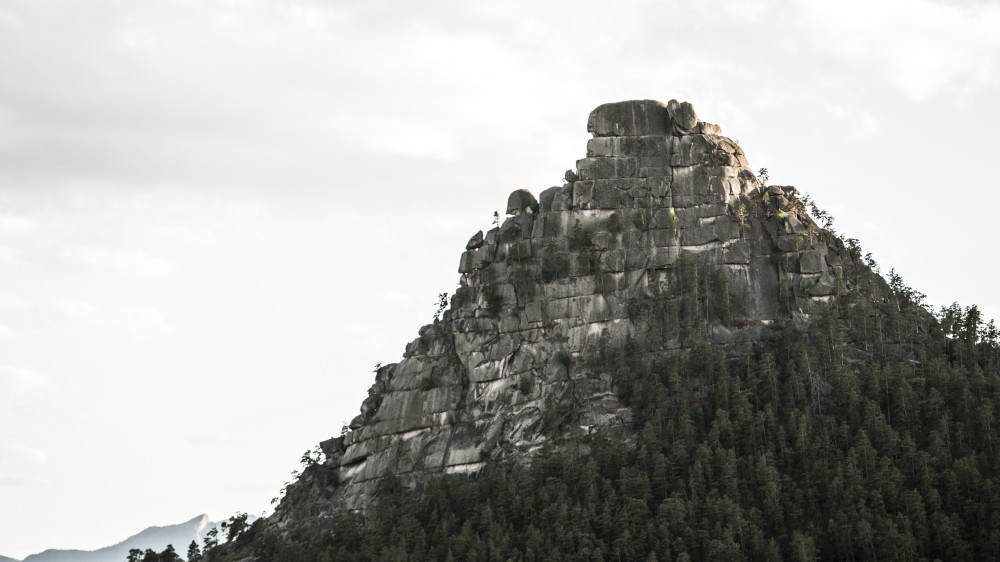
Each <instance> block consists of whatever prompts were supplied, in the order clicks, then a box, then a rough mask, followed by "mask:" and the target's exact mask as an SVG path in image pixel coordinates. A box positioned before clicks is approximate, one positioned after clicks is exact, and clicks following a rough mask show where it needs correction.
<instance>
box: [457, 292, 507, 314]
mask: <svg viewBox="0 0 1000 562" xmlns="http://www.w3.org/2000/svg"><path fill="white" fill-rule="evenodd" d="M460 292H461V291H460ZM484 292H485V297H486V310H488V311H489V313H490V314H492V315H493V316H499V315H500V311H501V310H502V309H503V294H502V293H501V292H500V290H499V289H498V288H497V286H496V285H487V286H486V289H484Z"/></svg>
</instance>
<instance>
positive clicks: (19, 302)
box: [0, 290, 31, 310]
mask: <svg viewBox="0 0 1000 562" xmlns="http://www.w3.org/2000/svg"><path fill="white" fill-rule="evenodd" d="M30 306H31V305H30V304H29V303H28V300H27V299H26V298H24V297H23V296H22V295H20V294H18V293H15V292H12V291H3V290H0V308H7V309H15V310H24V309H26V308H28V307H30Z"/></svg>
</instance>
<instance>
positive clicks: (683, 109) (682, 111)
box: [667, 100, 698, 135]
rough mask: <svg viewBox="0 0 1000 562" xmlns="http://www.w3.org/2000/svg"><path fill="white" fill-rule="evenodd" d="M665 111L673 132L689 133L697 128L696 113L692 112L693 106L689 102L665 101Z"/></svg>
mask: <svg viewBox="0 0 1000 562" xmlns="http://www.w3.org/2000/svg"><path fill="white" fill-rule="evenodd" d="M667 112H668V113H669V115H670V122H671V123H672V124H673V132H674V133H676V134H680V135H690V134H691V133H694V132H695V131H696V130H697V128H698V114H697V113H695V112H694V106H693V105H691V104H690V103H688V102H686V101H685V102H678V101H677V100H670V102H669V103H667Z"/></svg>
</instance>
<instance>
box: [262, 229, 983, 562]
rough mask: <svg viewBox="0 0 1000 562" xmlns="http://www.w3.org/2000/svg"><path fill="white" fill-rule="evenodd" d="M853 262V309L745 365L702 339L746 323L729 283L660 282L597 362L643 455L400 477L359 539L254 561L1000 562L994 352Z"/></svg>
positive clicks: (599, 349)
mask: <svg viewBox="0 0 1000 562" xmlns="http://www.w3.org/2000/svg"><path fill="white" fill-rule="evenodd" d="M845 245H846V248H845V256H850V259H845V261H844V279H843V282H844V284H845V286H848V287H850V288H851V289H850V290H849V291H845V292H844V293H843V294H842V295H841V296H840V297H839V298H838V299H836V300H835V301H833V304H832V305H830V306H829V307H828V308H827V309H826V310H824V311H822V312H821V313H817V314H813V315H812V319H811V321H810V323H809V325H808V327H807V328H806V329H799V328H796V327H794V326H793V325H792V323H791V322H790V321H776V322H774V323H773V324H772V326H771V327H770V328H769V329H768V330H767V331H766V332H765V333H764V334H763V336H762V337H761V339H759V340H758V341H756V342H755V343H752V344H751V343H748V344H745V345H744V346H742V347H739V346H738V345H735V344H734V345H733V346H730V347H728V348H723V347H721V346H719V345H716V344H713V343H711V340H710V339H709V338H708V337H706V328H705V327H706V325H707V324H708V323H709V322H721V323H727V322H731V323H737V322H738V321H739V314H740V311H741V310H742V308H743V306H744V305H741V304H739V303H740V302H743V301H744V300H745V298H744V297H742V296H741V297H740V298H736V297H735V296H734V295H733V294H732V293H731V292H730V287H729V286H728V280H727V278H726V277H725V275H724V273H720V272H718V271H716V270H714V269H712V268H711V267H704V266H701V265H699V264H698V263H696V262H695V261H694V260H692V259H690V258H687V257H685V258H682V259H681V260H679V261H678V262H677V264H676V265H675V266H674V267H673V268H671V269H669V270H664V271H663V272H662V273H661V274H660V277H659V278H658V279H655V280H651V282H650V287H651V294H650V295H647V296H646V297H643V298H641V299H637V300H636V301H635V302H634V303H632V305H631V306H632V307H634V310H633V311H632V314H633V315H634V317H635V318H639V317H642V318H645V319H646V322H648V326H647V329H646V330H645V331H644V332H642V333H640V334H638V335H639V336H642V339H641V340H639V339H637V338H634V337H633V336H632V335H631V334H629V335H627V336H626V337H625V338H624V340H623V341H612V339H611V337H610V336H609V335H608V333H607V332H605V333H604V334H603V335H602V336H601V338H599V341H598V342H597V344H596V346H595V349H592V350H591V351H590V352H589V353H588V355H587V357H586V361H587V365H586V367H587V368H588V369H592V370H594V371H596V372H599V373H610V374H612V376H614V379H613V380H614V384H615V388H616V391H617V392H618V394H619V396H620V397H621V398H622V399H624V400H627V401H628V403H629V404H630V406H631V407H632V410H633V413H634V415H635V422H634V426H633V427H634V430H635V437H634V440H633V441H632V442H631V444H630V445H626V444H624V443H623V442H622V441H620V440H613V439H606V438H602V437H599V436H595V437H579V436H577V437H571V438H569V439H566V440H562V441H557V442H553V444H551V445H549V446H548V447H546V448H544V449H542V450H541V451H538V452H537V453H535V454H534V455H533V456H532V457H531V458H530V466H524V465H519V464H516V463H506V464H501V463H492V464H490V465H487V467H486V468H485V469H484V470H483V471H482V472H480V473H479V474H478V475H476V476H475V477H474V478H468V477H464V476H448V477H441V478H436V479H433V480H431V481H430V482H428V483H427V485H426V486H425V487H424V488H423V489H422V491H421V492H420V493H419V494H418V493H415V492H411V491H408V490H407V489H405V488H404V487H403V486H400V485H398V483H397V482H396V481H395V479H394V478H392V477H391V476H390V477H387V478H386V479H384V481H383V483H382V484H381V485H380V486H379V490H380V492H379V493H380V496H379V497H378V498H377V499H376V501H375V502H374V503H373V504H372V505H371V506H370V507H369V508H368V510H367V512H366V514H365V517H366V518H367V519H366V521H363V520H362V518H361V515H352V514H344V513H342V514H340V515H339V516H338V518H337V519H336V520H335V521H332V522H330V524H329V526H326V527H323V528H322V529H321V528H317V529H315V530H314V531H313V535H312V536H311V537H304V539H305V540H303V541H301V542H298V543H295V544H294V545H284V544H283V543H281V542H280V541H278V540H277V539H275V538H273V536H272V537H271V538H267V536H263V537H262V538H261V539H259V540H257V541H255V542H254V543H253V545H254V546H253V548H255V549H256V552H257V553H258V555H259V556H261V557H262V558H264V559H266V560H275V561H286V560H287V561H290V560H331V561H335V560H352V561H353V560H359V561H366V560H410V561H423V560H463V561H464V560H474V561H490V560H501V561H505V560H524V561H531V560H555V561H558V560H605V561H610V560H637V561H647V560H654V559H655V560H658V561H661V562H663V561H679V560H876V559H877V560H914V561H917V560H928V561H930V560H935V559H940V560H1000V531H998V529H1000V434H998V421H997V415H998V411H997V410H998V407H1000V348H998V346H997V339H998V337H1000V334H998V330H997V328H996V326H995V325H993V324H992V323H990V324H985V323H984V322H983V319H982V314H981V313H980V311H979V310H978V309H977V308H976V307H974V306H973V307H965V308H963V307H961V306H959V305H957V304H954V305H952V306H950V307H946V308H944V309H942V310H941V312H940V313H939V314H938V315H937V316H932V315H931V314H929V313H927V312H926V311H925V310H924V309H922V308H920V306H919V303H920V301H921V299H922V295H920V294H919V293H917V292H915V291H913V290H912V289H909V288H907V287H906V286H905V285H904V284H903V283H902V280H900V279H898V277H896V276H894V275H890V280H889V282H888V283H887V282H885V281H884V280H882V279H881V278H879V277H878V276H876V275H875V274H874V273H873V271H872V270H871V266H870V265H868V264H866V263H864V261H863V260H862V259H861V257H860V255H861V254H860V250H858V249H857V248H856V245H853V244H851V243H850V241H847V242H845ZM786 290H789V291H790V289H786ZM727 311H728V312H727ZM727 316H728V317H729V320H727V319H726V318H727ZM671 341H676V342H680V343H683V345H681V346H679V348H678V346H673V347H672V346H669V345H666V343H667V342H671ZM561 351H562V350H561ZM566 355H567V361H566V364H568V363H569V362H570V360H572V358H571V357H569V354H568V353H567V354H566ZM557 359H558V360H559V361H560V362H562V361H563V360H562V358H561V357H559V356H558V355H557ZM577 360H583V359H582V358H580V357H578V358H577ZM519 384H523V380H522V381H521V383H519ZM577 403H578V402H577V400H576V399H566V400H562V401H557V400H555V399H554V398H552V397H551V396H550V397H549V398H548V399H547V400H546V403H545V405H544V410H543V415H542V423H543V424H544V427H545V429H546V430H547V431H552V432H557V431H567V430H571V429H572V428H573V427H575V426H576V425H577V423H578V420H577V412H576V410H575V404H577Z"/></svg>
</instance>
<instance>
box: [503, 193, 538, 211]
mask: <svg viewBox="0 0 1000 562" xmlns="http://www.w3.org/2000/svg"><path fill="white" fill-rule="evenodd" d="M537 212H538V201H536V200H535V196H534V195H532V194H531V192H530V191H528V190H527V189H518V190H516V191H514V192H512V193H511V194H510V197H508V198H507V214H508V215H520V214H522V213H537Z"/></svg>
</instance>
